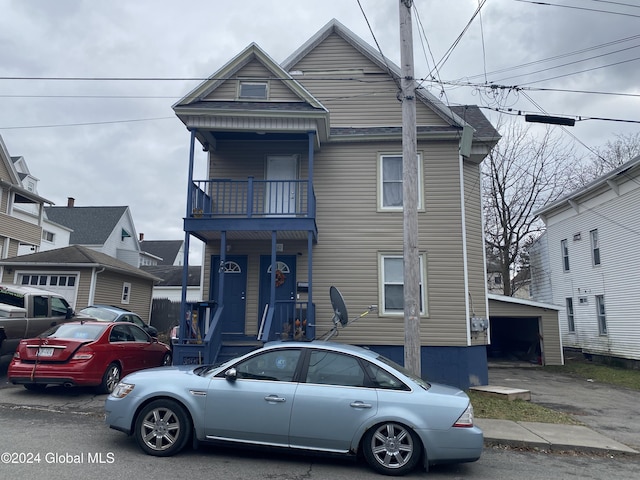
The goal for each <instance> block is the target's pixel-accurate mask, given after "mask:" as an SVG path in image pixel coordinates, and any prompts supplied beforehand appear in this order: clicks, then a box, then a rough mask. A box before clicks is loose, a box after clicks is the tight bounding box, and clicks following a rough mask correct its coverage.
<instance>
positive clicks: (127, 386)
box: [111, 382, 135, 398]
mask: <svg viewBox="0 0 640 480" xmlns="http://www.w3.org/2000/svg"><path fill="white" fill-rule="evenodd" d="M134 387H135V385H134V384H133V383H124V382H120V383H118V385H116V388H114V389H113V392H111V396H112V397H115V398H124V397H126V396H127V395H129V394H130V393H131V392H132V391H133V389H134Z"/></svg>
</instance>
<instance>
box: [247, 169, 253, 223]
mask: <svg viewBox="0 0 640 480" xmlns="http://www.w3.org/2000/svg"><path fill="white" fill-rule="evenodd" d="M252 216H253V177H249V178H247V218H251V217H252Z"/></svg>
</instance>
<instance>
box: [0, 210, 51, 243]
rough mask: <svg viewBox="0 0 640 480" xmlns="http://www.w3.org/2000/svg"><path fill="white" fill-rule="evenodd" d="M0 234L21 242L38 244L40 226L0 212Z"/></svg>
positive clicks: (40, 231)
mask: <svg viewBox="0 0 640 480" xmlns="http://www.w3.org/2000/svg"><path fill="white" fill-rule="evenodd" d="M0 235H1V236H3V237H10V238H13V239H15V240H17V241H19V242H23V243H29V244H31V245H40V239H41V238H42V227H40V226H39V225H35V224H33V223H29V222H26V221H24V220H22V219H20V218H16V217H12V216H10V215H7V214H5V213H0ZM16 252H17V249H16Z"/></svg>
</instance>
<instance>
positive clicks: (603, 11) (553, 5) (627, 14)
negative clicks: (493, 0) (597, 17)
mask: <svg viewBox="0 0 640 480" xmlns="http://www.w3.org/2000/svg"><path fill="white" fill-rule="evenodd" d="M514 1H516V2H522V3H533V4H534V5H542V6H545V7H562V8H571V9H574V10H585V11H588V12H596V13H608V14H610V15H622V16H623V17H632V18H640V15H634V14H632V13H623V12H613V11H611V10H600V9H597V8H586V7H576V6H574V5H560V4H557V3H549V2H538V1H533V0H514ZM627 6H634V5H627Z"/></svg>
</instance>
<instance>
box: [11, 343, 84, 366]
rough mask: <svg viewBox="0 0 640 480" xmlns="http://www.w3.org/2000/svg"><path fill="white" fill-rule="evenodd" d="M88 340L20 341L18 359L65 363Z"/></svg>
mask: <svg viewBox="0 0 640 480" xmlns="http://www.w3.org/2000/svg"><path fill="white" fill-rule="evenodd" d="M87 343H91V341H88V340H71V339H62V338H61V339H57V338H30V339H28V340H22V341H21V342H20V345H19V347H18V353H19V354H20V358H21V359H22V360H23V361H24V360H27V361H36V360H37V361H39V362H66V361H67V360H69V359H70V358H71V357H72V356H73V354H74V353H75V352H76V350H78V349H79V348H80V347H81V346H82V345H86V344H87Z"/></svg>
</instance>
